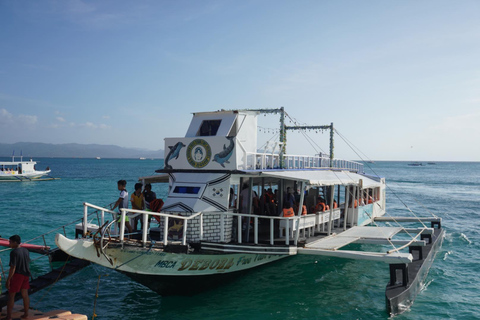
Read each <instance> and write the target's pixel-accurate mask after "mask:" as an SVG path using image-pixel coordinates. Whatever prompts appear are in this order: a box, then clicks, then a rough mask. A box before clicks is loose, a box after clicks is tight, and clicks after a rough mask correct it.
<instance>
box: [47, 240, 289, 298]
mask: <svg viewBox="0 0 480 320" xmlns="http://www.w3.org/2000/svg"><path fill="white" fill-rule="evenodd" d="M55 241H56V244H57V246H58V247H59V248H60V249H61V250H62V251H64V252H66V253H67V254H69V255H71V256H73V257H75V258H80V259H84V260H88V261H90V262H93V263H96V264H99V265H102V266H104V267H107V268H110V269H114V270H117V271H119V272H121V273H124V274H126V275H128V276H129V277H131V278H132V279H134V280H136V281H137V282H139V283H142V284H144V285H145V286H147V287H149V288H150V289H152V290H154V291H156V292H159V293H161V294H191V293H195V292H199V291H202V290H201V288H207V287H208V288H210V287H211V286H214V285H215V284H220V283H222V282H223V281H224V280H226V279H228V278H230V277H231V276H236V275H238V274H239V273H241V272H244V271H247V270H249V269H252V268H255V267H258V266H261V265H265V264H267V263H271V262H274V261H277V260H280V259H282V258H286V257H288V255H274V254H261V253H259V254H257V253H217V254H216V253H171V252H164V251H163V250H160V249H153V248H142V247H136V246H132V247H131V246H125V247H124V248H122V247H121V246H120V245H118V244H115V246H113V245H112V246H111V247H110V246H109V247H108V248H107V249H106V250H105V254H106V256H107V257H108V259H107V257H106V256H104V255H103V254H101V253H100V251H99V250H98V253H97V248H96V247H95V245H94V243H93V241H92V240H91V239H75V240H72V239H68V238H66V237H64V236H63V235H61V234H57V236H56V239H55ZM179 284H182V285H179ZM207 284H208V286H207ZM186 286H187V287H189V286H190V287H191V288H190V289H188V290H186V289H185V287H186Z"/></svg>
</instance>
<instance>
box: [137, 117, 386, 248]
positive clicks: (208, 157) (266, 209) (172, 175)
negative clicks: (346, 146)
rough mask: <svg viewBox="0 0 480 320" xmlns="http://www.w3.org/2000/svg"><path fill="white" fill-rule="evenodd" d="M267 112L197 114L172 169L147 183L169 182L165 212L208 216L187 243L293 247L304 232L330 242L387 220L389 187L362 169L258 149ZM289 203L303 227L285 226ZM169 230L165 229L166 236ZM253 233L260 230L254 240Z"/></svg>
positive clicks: (171, 145) (173, 144)
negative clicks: (260, 122)
mask: <svg viewBox="0 0 480 320" xmlns="http://www.w3.org/2000/svg"><path fill="white" fill-rule="evenodd" d="M260 113H261V112H259V111H255V110H234V111H224V110H222V111H217V112H202V113H195V114H193V118H192V121H191V123H190V126H189V127H188V130H187V133H186V135H185V137H179V138H167V139H165V150H166V152H167V151H168V153H167V154H166V156H165V166H164V169H162V170H158V171H157V172H159V173H162V175H159V176H154V177H144V178H141V180H142V181H143V182H144V183H147V182H155V181H163V182H168V183H169V194H168V197H167V199H165V203H164V206H163V208H162V212H169V213H175V214H177V215H179V216H185V217H189V216H192V215H195V214H196V213H198V212H202V213H204V214H203V215H202V221H200V218H199V219H197V220H195V219H194V220H193V221H191V222H190V225H189V228H188V230H189V232H187V234H186V241H187V242H189V243H190V242H200V241H212V242H225V243H229V242H231V241H234V242H241V243H243V242H258V241H262V240H263V241H266V242H268V243H272V244H273V243H275V242H276V241H278V240H279V239H281V240H280V241H282V242H283V243H289V241H290V240H294V239H293V238H294V232H295V231H296V230H297V229H301V230H302V231H303V234H304V235H307V234H310V235H313V234H315V233H316V232H323V233H325V234H326V235H329V234H331V233H332V232H333V231H332V230H334V229H335V228H343V229H346V228H347V227H351V226H357V225H358V226H361V225H365V224H368V223H369V222H371V221H372V220H371V219H372V218H373V217H375V216H380V215H383V214H384V210H385V209H384V208H385V197H384V193H385V189H384V185H385V181H384V179H382V178H379V177H370V176H366V175H364V174H363V172H362V171H363V165H362V164H360V163H356V162H353V161H345V160H336V159H331V158H328V157H325V156H318V155H317V156H298V155H288V154H286V153H283V152H284V150H285V149H284V148H283V143H282V142H277V143H273V144H272V145H273V147H272V148H271V149H269V150H258V147H257V117H258V115H259V114H260ZM287 201H288V202H289V203H290V205H291V207H292V209H293V210H294V216H300V217H301V221H300V223H299V224H297V223H294V221H296V220H294V219H291V220H289V219H285V217H284V207H285V203H286V202H287ZM321 203H323V205H322V204H321ZM207 213H208V214H207ZM247 215H248V216H252V217H256V218H257V220H255V221H256V222H255V223H258V225H255V223H254V222H253V219H251V222H250V223H249V222H247V220H250V219H248V218H247ZM243 220H244V221H243ZM239 221H240V222H239ZM259 225H261V227H259ZM163 228H164V226H163V225H162V224H160V226H159V228H158V234H159V236H160V237H163V236H164V235H163V233H164V232H163ZM250 228H252V230H253V229H254V228H255V230H256V231H255V232H254V234H253V235H252V236H251V232H250V231H251V230H250ZM240 230H242V232H240ZM245 230H246V231H245ZM242 233H243V235H242ZM254 238H255V240H254Z"/></svg>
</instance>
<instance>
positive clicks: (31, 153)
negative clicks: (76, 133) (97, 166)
mask: <svg viewBox="0 0 480 320" xmlns="http://www.w3.org/2000/svg"><path fill="white" fill-rule="evenodd" d="M13 151H15V157H17V156H20V153H21V152H22V154H23V156H24V157H25V158H38V157H51V158H95V157H101V158H157V159H158V158H163V155H164V153H163V150H157V151H153V150H146V149H133V148H122V147H119V146H114V145H100V144H78V143H66V144H49V143H36V142H17V143H13V144H7V143H0V157H11V156H12V152H13Z"/></svg>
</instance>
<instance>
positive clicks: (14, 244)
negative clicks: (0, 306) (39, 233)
mask: <svg viewBox="0 0 480 320" xmlns="http://www.w3.org/2000/svg"><path fill="white" fill-rule="evenodd" d="M20 243H21V239H20V236H19V235H13V236H11V237H10V239H9V247H10V248H12V249H13V250H12V251H10V271H9V272H8V278H7V283H6V285H7V289H8V302H7V316H6V317H5V318H4V319H6V320H11V319H12V310H13V306H14V304H15V295H16V293H17V292H20V293H21V295H22V299H23V315H22V316H21V318H22V319H27V318H28V310H29V309H30V298H29V296H28V289H30V284H29V282H28V281H29V277H30V255H29V253H28V250H27V249H25V248H22V247H20Z"/></svg>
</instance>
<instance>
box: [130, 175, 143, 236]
mask: <svg viewBox="0 0 480 320" xmlns="http://www.w3.org/2000/svg"><path fill="white" fill-rule="evenodd" d="M130 202H131V203H132V209H135V210H143V209H144V207H145V199H144V197H143V193H142V184H141V183H135V191H134V192H133V193H132V196H131V197H130ZM138 220H140V224H141V226H142V229H143V217H142V215H138V216H136V217H134V218H132V222H133V231H137V230H138V229H137V228H138Z"/></svg>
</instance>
